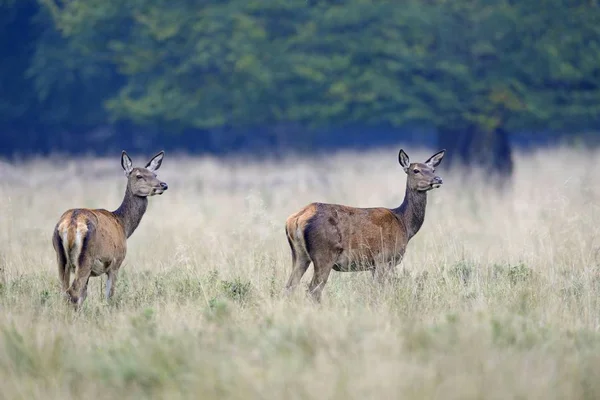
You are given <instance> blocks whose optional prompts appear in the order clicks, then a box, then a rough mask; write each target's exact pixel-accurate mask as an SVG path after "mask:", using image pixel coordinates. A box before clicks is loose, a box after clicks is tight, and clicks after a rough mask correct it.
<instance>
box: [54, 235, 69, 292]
mask: <svg viewBox="0 0 600 400" xmlns="http://www.w3.org/2000/svg"><path fill="white" fill-rule="evenodd" d="M52 244H53V246H54V251H55V252H56V264H57V266H58V280H59V281H60V284H61V287H62V291H63V293H64V294H65V295H66V293H67V290H68V289H69V285H70V282H71V265H70V264H69V261H68V259H67V254H66V253H65V247H64V244H63V240H62V238H61V237H60V234H59V233H58V231H54V235H53V237H52Z"/></svg>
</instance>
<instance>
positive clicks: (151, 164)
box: [146, 151, 165, 172]
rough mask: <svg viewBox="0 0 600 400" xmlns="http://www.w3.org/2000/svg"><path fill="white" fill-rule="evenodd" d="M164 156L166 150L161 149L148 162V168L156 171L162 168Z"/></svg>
mask: <svg viewBox="0 0 600 400" xmlns="http://www.w3.org/2000/svg"><path fill="white" fill-rule="evenodd" d="M164 156H165V152H164V151H161V152H160V153H158V154H157V155H155V156H154V157H152V159H151V160H150V161H148V164H146V168H147V169H148V170H149V171H152V172H155V171H156V170H158V169H159V168H160V165H161V164H162V160H163V157H164Z"/></svg>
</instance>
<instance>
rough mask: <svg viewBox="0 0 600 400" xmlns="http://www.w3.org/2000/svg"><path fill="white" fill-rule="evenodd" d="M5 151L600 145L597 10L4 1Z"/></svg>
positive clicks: (512, 3) (533, 3)
mask: <svg viewBox="0 0 600 400" xmlns="http://www.w3.org/2000/svg"><path fill="white" fill-rule="evenodd" d="M0 27H1V29H2V36H1V37H0V60H1V62H0V156H3V157H7V158H12V157H22V156H28V155H34V154H50V153H52V152H57V151H58V152H62V153H70V154H85V153H93V154H98V155H104V154H116V152H118V151H120V150H121V149H123V148H125V149H128V150H129V151H131V152H143V153H145V154H150V153H152V152H154V151H156V150H157V147H161V148H165V149H166V150H182V151H186V152H190V153H195V154H198V153H212V154H219V155H220V154H231V153H238V152H247V153H252V154H258V155H265V154H285V153H289V152H307V151H308V152H315V151H320V150H330V149H338V148H348V147H350V148H352V147H354V148H368V147H372V146H382V145H387V144H396V143H399V142H400V141H405V142H411V143H414V144H415V145H429V146H435V147H444V148H446V149H448V150H449V152H448V153H447V159H448V161H447V162H446V164H447V163H450V164H452V163H456V162H460V161H462V162H467V163H469V164H474V165H483V166H485V167H487V168H490V169H491V170H494V171H497V172H500V173H503V174H510V172H511V171H512V158H511V149H514V148H515V146H531V145H534V146H537V145H540V144H548V143H552V142H556V141H563V140H567V141H569V142H570V143H576V142H578V143H583V144H585V145H586V146H587V145H594V144H598V143H599V142H600V139H599V132H600V129H599V128H600V5H599V4H598V1H596V0H579V1H575V0H520V1H517V0H404V1H387V0H378V1H369V0H328V1H323V0H268V1H266V0H260V1H258V0H193V1H191V0H169V1H166V0H152V1H149V0H0Z"/></svg>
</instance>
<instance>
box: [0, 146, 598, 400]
mask: <svg viewBox="0 0 600 400" xmlns="http://www.w3.org/2000/svg"><path fill="white" fill-rule="evenodd" d="M397 150H398V149H397V148H390V149H385V150H381V151H374V152H369V153H366V154H360V153H341V154H337V155H332V156H330V157H327V158H323V159H315V160H308V159H289V160H286V161H283V162H275V161H269V160H265V161H263V162H260V163H257V162H246V161H243V160H238V161H228V162H221V161H216V160H213V159H190V158H178V157H175V156H174V155H172V154H171V155H169V154H167V156H166V157H165V162H164V163H163V167H162V168H161V171H160V174H159V176H160V177H161V178H162V179H163V180H164V181H166V182H167V183H168V184H169V190H168V191H167V192H166V193H165V195H163V196H162V197H156V198H152V199H151V202H150V207H149V210H148V212H147V214H146V215H145V217H144V219H143V220H142V223H141V225H140V227H139V229H138V230H137V231H136V232H135V234H134V235H133V237H132V238H131V239H130V241H129V253H128V255H127V258H126V260H125V262H124V265H123V267H122V269H121V275H120V280H119V282H118V286H117V288H116V298H115V299H114V302H113V303H111V304H107V303H106V302H105V301H104V299H103V297H102V295H101V294H102V287H101V286H102V285H103V283H104V282H105V278H102V279H100V278H93V279H92V280H91V281H90V295H89V296H88V299H87V301H86V303H85V306H84V308H83V310H82V311H81V312H80V313H75V312H73V311H72V310H71V308H70V307H67V306H66V305H65V304H64V303H63V302H62V298H61V296H60V294H59V285H58V279H57V272H56V264H55V260H54V253H53V250H52V245H51V233H52V229H53V227H54V224H55V223H56V221H57V219H58V217H59V216H60V214H61V213H62V212H63V211H64V210H66V209H67V208H70V207H76V206H84V207H104V208H108V209H114V208H116V207H117V206H118V204H119V202H120V200H121V197H122V194H123V189H124V185H125V178H124V177H123V176H122V172H121V170H120V165H119V155H118V154H116V155H115V157H113V158H111V159H102V160H80V161H63V160H60V159H55V160H47V159H46V160H38V161H35V162H29V163H27V164H23V165H20V166H18V169H17V170H14V171H12V172H11V174H10V179H9V180H8V179H6V178H2V177H0V182H1V183H2V184H1V185H0V268H1V272H0V310H1V311H0V376H1V383H0V387H1V389H0V398H6V399H9V398H11V399H12V398H26V399H35V398H44V399H48V398H61V399H69V398H84V397H87V396H93V398H98V399H103V398H106V399H112V398H140V397H161V398H170V399H178V398H182V399H183V398H201V399H217V398H230V399H248V398H274V399H279V398H290V399H309V398H319V399H364V398H385V399H389V398H400V399H425V398H431V399H434V398H435V399H475V398H477V399H481V398H486V399H511V398H527V399H566V398H569V399H584V398H586V399H597V398H600V334H599V332H598V330H599V328H600V309H599V306H600V302H599V293H600V291H599V290H600V280H599V272H600V269H599V263H600V250H599V249H600V237H599V234H600V226H599V222H600V219H599V217H600V214H599V205H600V179H599V178H598V175H597V169H596V166H597V165H599V164H600V152H582V151H579V152H577V151H574V150H570V149H566V148H565V149H556V150H544V151H539V152H537V153H534V154H531V155H527V156H525V155H522V154H521V155H517V159H516V173H515V179H514V183H513V185H512V187H511V188H510V189H509V190H506V191H503V192H499V191H498V190H496V189H495V188H494V185H493V184H492V183H491V182H487V181H486V179H485V177H481V176H476V175H472V176H467V175H463V174H449V173H447V172H445V171H444V168H443V163H442V166H440V168H439V169H438V172H439V173H440V175H441V176H442V177H443V178H444V182H445V184H444V186H442V188H440V189H437V190H435V191H433V192H432V193H431V194H430V196H429V205H428V210H427V216H426V220H425V224H424V226H423V228H422V230H421V231H420V232H419V234H418V235H417V236H416V237H415V238H414V239H413V240H412V241H411V243H410V244H409V247H408V250H407V256H406V258H405V261H404V262H403V263H402V265H400V266H399V267H398V276H399V278H398V280H397V282H396V283H395V285H393V286H390V287H386V288H379V287H378V286H377V285H376V284H374V283H373V282H372V279H371V274H370V273H345V274H344V273H336V272H333V273H332V276H331V279H330V281H329V283H328V284H327V287H326V288H325V291H324V299H323V304H322V305H321V306H315V305H313V304H311V303H310V301H309V299H308V298H307V297H306V295H305V294H304V293H303V291H302V290H299V291H298V293H297V294H296V295H295V296H293V297H291V298H289V299H285V298H283V297H282V296H281V295H280V293H281V290H282V288H283V286H284V284H285V281H286V279H287V277H288V274H289V272H290V268H291V266H290V258H291V257H290V254H289V248H288V245H287V242H286V239H285V234H284V221H285V218H286V217H287V215H289V214H290V213H292V212H294V211H296V210H298V209H299V208H300V207H301V206H303V205H305V204H306V203H308V202H311V201H327V202H338V203H343V204H348V205H353V206H363V207H367V206H389V207H392V206H397V205H398V204H400V202H401V201H402V197H403V195H404V183H405V175H404V173H403V171H402V169H401V168H400V166H399V165H398V164H397V160H396V154H397ZM408 153H409V155H410V156H411V158H412V159H423V160H424V159H425V158H426V156H428V155H430V154H429V153H430V151H415V150H413V151H410V150H409V151H408ZM143 161H144V160H141V159H139V158H137V157H136V158H134V163H140V162H143ZM311 275H312V268H311V269H309V271H308V273H307V275H306V276H305V278H304V280H303V284H304V285H306V282H307V280H308V279H310V277H311Z"/></svg>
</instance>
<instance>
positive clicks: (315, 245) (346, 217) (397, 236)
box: [285, 149, 445, 302]
mask: <svg viewBox="0 0 600 400" xmlns="http://www.w3.org/2000/svg"><path fill="white" fill-rule="evenodd" d="M444 153H445V150H441V151H440V152H438V153H436V154H434V155H433V156H431V157H430V158H429V159H428V160H427V161H425V162H424V163H412V164H411V163H410V162H409V158H408V155H407V154H406V153H405V152H404V150H402V149H401V150H400V153H399V154H398V161H399V162H400V165H401V166H402V168H404V171H405V172H406V174H407V175H408V177H407V181H406V194H405V196H404V201H403V202H402V204H401V205H400V207H398V208H392V209H389V208H381V207H378V208H355V207H348V206H344V205H339V204H324V203H311V204H309V205H307V206H306V207H304V208H303V209H301V210H300V211H298V212H297V213H295V214H292V215H290V216H289V217H288V219H287V221H286V225H285V231H286V235H287V239H288V242H289V244H290V248H291V250H292V273H291V275H290V278H289V280H288V283H287V285H286V291H287V292H288V293H289V292H291V291H292V290H293V289H294V288H295V287H296V286H297V285H298V284H299V283H300V280H301V279H302V276H303V275H304V273H305V272H306V270H307V269H308V267H309V265H310V263H311V262H312V263H313V266H314V275H313V278H312V281H311V282H310V284H309V291H310V293H311V295H312V296H313V299H314V300H316V301H317V302H319V301H320V300H321V292H322V291H323V287H324V286H325V284H326V283H327V279H328V278H329V274H330V272H331V270H332V269H333V270H335V271H340V272H349V271H367V270H371V271H372V272H373V276H374V277H377V278H378V279H379V280H383V278H384V277H387V276H389V273H390V272H392V271H393V270H394V268H395V266H396V265H398V264H399V263H400V261H401V260H402V257H403V256H404V252H405V251H406V245H407V244H408V241H409V240H410V239H411V238H412V237H413V236H415V234H416V233H417V232H418V231H419V229H420V228H421V225H423V221H424V220H425V207H426V205H427V192H428V191H429V190H431V189H434V188H438V187H440V186H441V185H442V179H441V178H440V177H439V176H437V175H435V168H436V167H437V166H438V165H439V163H440V162H441V161H442V158H443V157H444Z"/></svg>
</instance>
